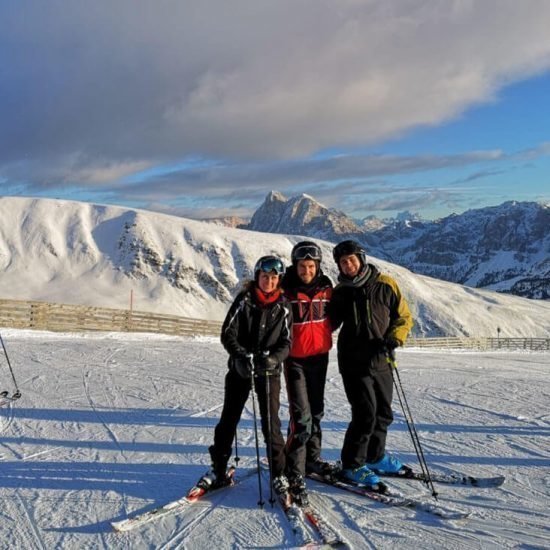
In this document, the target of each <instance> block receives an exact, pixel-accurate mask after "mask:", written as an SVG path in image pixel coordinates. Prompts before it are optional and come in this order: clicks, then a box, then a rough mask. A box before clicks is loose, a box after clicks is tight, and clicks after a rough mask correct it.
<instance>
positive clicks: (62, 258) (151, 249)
mask: <svg viewBox="0 0 550 550" xmlns="http://www.w3.org/2000/svg"><path fill="white" fill-rule="evenodd" d="M298 240H300V237H298V236H284V235H274V234H267V233H266V234H262V233H257V232H254V231H245V230H241V229H232V228H226V227H220V226H216V225H214V224H208V223H204V222H198V221H193V220H188V219H183V218H178V217H174V216H168V215H165V214H159V213H154V212H146V211H142V210H132V209H126V208H119V207H112V206H99V205H92V204H87V203H79V202H69V201H56V200H47V199H27V198H14V197H9V198H8V197H4V198H2V199H0V274H1V277H2V287H1V291H0V297H2V298H7V299H20V300H44V301H53V302H62V303H63V302H64V303H73V304H83V305H95V306H103V307H113V308H129V301H130V292H131V291H133V307H134V309H136V310H143V311H153V312H161V313H167V314H168V313H170V314H176V315H184V316H189V317H197V318H205V319H222V318H223V317H224V315H225V313H226V311H227V308H228V305H229V303H230V301H231V300H232V298H233V297H234V296H235V294H236V292H237V291H238V289H239V288H240V285H241V281H242V279H243V278H244V277H249V276H251V272H252V269H253V266H254V263H255V261H256V260H257V258H258V257H260V256H262V255H264V254H272V253H274V254H278V255H280V256H282V257H283V258H284V259H285V260H286V261H288V260H289V256H290V251H291V249H292V246H293V244H294V243H296V242H297V241H298ZM320 244H321V246H322V248H323V253H324V255H325V258H326V261H325V263H324V266H325V270H326V271H327V273H328V274H329V276H331V277H332V278H333V280H335V279H336V275H337V273H336V268H335V265H334V262H333V261H332V244H331V243H328V242H321V243H320ZM372 261H373V262H374V263H376V264H377V265H378V266H379V267H380V268H381V269H382V270H383V271H385V272H387V273H389V274H391V275H393V276H394V277H395V278H396V279H397V280H398V282H399V283H400V285H401V287H402V290H403V292H404V294H405V296H406V298H407V299H408V301H409V303H410V305H411V308H412V310H413V313H414V315H415V319H416V326H415V329H414V333H415V334H416V335H427V336H429V335H432V336H439V335H469V336H496V331H497V327H500V329H501V331H502V332H501V336H503V337H504V336H510V337H513V336H549V335H550V302H543V301H533V300H526V299H522V298H517V297H513V296H507V295H502V294H497V293H493V292H487V291H482V290H477V289H472V288H469V287H463V286H459V285H456V284H451V283H446V282H443V281H439V280H436V279H431V278H429V277H425V276H420V275H416V274H413V273H411V272H410V271H408V270H407V269H405V268H402V267H398V266H395V265H392V264H389V263H387V262H384V261H381V260H378V259H376V258H372Z"/></svg>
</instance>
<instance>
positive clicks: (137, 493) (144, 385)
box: [0, 295, 550, 550]
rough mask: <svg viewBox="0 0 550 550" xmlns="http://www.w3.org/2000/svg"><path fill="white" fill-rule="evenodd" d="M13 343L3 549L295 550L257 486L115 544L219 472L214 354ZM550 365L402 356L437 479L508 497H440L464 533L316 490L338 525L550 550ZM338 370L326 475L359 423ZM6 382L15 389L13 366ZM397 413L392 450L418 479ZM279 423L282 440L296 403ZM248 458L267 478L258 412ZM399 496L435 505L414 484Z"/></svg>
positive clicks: (219, 391)
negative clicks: (472, 482)
mask: <svg viewBox="0 0 550 550" xmlns="http://www.w3.org/2000/svg"><path fill="white" fill-rule="evenodd" d="M484 296H485V295H484ZM2 336H3V338H4V341H5V343H6V346H7V349H8V352H9V354H10V359H11V363H12V365H13V367H14V369H15V372H16V375H17V377H18V380H19V384H20V387H21V391H22V393H23V397H22V398H21V399H20V400H19V401H17V402H15V403H14V404H13V405H11V406H7V407H6V406H5V407H3V408H2V409H0V431H1V435H2V439H1V449H0V469H1V470H0V471H1V476H2V483H1V487H0V495H1V501H2V522H1V524H0V529H1V539H0V540H2V544H1V546H2V547H3V548H24V549H31V548H40V549H43V548H71V549H72V548H132V549H142V548H145V549H146V548H159V549H168V548H170V549H174V548H192V549H203V548H204V549H208V550H211V549H212V548H258V547H261V548H288V547H291V546H292V538H291V535H290V533H289V531H288V529H287V528H286V527H285V525H284V523H283V522H282V518H281V514H280V513H279V512H278V510H277V509H276V508H275V509H272V508H271V507H270V506H269V505H268V506H267V507H266V508H265V509H263V510H261V509H259V508H258V506H257V504H256V503H257V500H258V485H257V483H258V481H257V478H256V477H253V476H252V477H248V478H247V479H245V480H244V481H243V482H242V483H241V484H239V485H238V486H236V487H235V488H233V489H229V490H226V491H223V492H220V493H218V494H213V495H211V496H210V497H208V498H206V499H205V500H204V501H201V502H200V503H198V504H196V505H194V506H193V507H192V508H190V509H189V510H187V511H186V512H183V513H181V514H175V515H173V516H169V517H167V518H163V519H159V520H158V521H157V522H155V523H151V524H148V525H146V526H144V527H143V528H140V529H138V530H136V531H133V532H130V533H126V534H116V533H113V532H111V530H110V525H109V522H110V521H113V520H119V519H122V518H124V517H125V516H126V515H127V514H132V513H136V512H140V511H145V510H148V509H151V508H153V507H155V506H157V505H160V504H162V503H164V502H166V501H169V500H172V499H175V498H177V497H179V496H181V495H182V494H184V493H185V491H186V490H187V488H188V487H189V486H191V485H192V484H193V483H194V482H195V481H196V480H197V479H198V478H199V476H200V475H201V474H202V473H204V471H205V470H206V469H207V466H208V463H209V460H208V454H207V447H208V445H209V444H210V443H211V441H212V436H213V429H214V426H215V425H216V422H217V419H218V417H219V415H220V411H221V406H222V402H223V378H224V374H225V371H226V354H225V352H224V350H223V349H222V347H221V345H220V344H219V342H218V340H217V339H216V338H195V339H191V338H187V339H184V338H174V337H160V336H153V335H126V334H124V335H121V334H82V335H74V334H55V335H54V334H50V333H44V332H31V331H16V330H11V329H3V330H2ZM549 357H550V355H549V354H548V352H547V353H527V352H523V353H522V352H506V353H496V352H493V353H474V352H456V351H452V352H450V351H421V350H417V349H405V350H402V351H399V352H398V362H399V365H400V372H401V379H402V382H403V385H404V387H405V391H406V394H407V397H408V400H409V404H410V407H411V409H412V412H413V415H414V418H415V420H416V423H417V427H418V431H419V435H420V438H421V441H422V443H423V448H424V451H425V453H426V457H427V460H428V463H429V465H430V467H431V468H432V470H433V471H443V472H451V471H456V472H461V473H464V474H472V475H478V476H494V475H500V474H502V475H505V476H506V483H505V485H504V486H503V487H501V488H498V489H476V488H453V487H448V486H444V485H440V486H439V490H440V501H441V503H442V504H444V505H447V506H452V507H456V508H461V509H464V510H468V511H470V512H471V517H470V519H468V520H464V521H460V522H449V521H442V520H439V519H437V518H435V517H433V516H429V515H427V514H425V513H422V512H415V511H412V510H409V509H399V508H389V507H385V506H383V505H378V504H376V503H373V502H370V501H367V500H365V499H362V498H361V497H358V496H355V495H352V494H349V493H344V492H341V491H339V490H336V489H332V488H330V487H323V486H320V485H317V484H315V483H314V482H311V483H309V487H310V489H311V491H313V492H314V493H316V494H318V495H319V500H320V501H321V502H322V505H323V510H324V513H325V514H326V516H327V518H328V519H329V520H330V521H331V522H332V523H333V524H334V525H336V526H338V527H339V528H340V529H341V530H342V532H343V533H344V535H345V537H346V539H347V540H348V541H349V542H350V544H351V545H352V546H353V547H354V548H357V549H362V548H377V549H378V548H392V549H394V548H422V549H442V548H444V549H445V548H448V549H462V548H464V549H471V548H484V549H485V548H499V549H501V548H530V549H535V548H539V549H542V548H548V547H550V532H549V530H548V526H549V525H550V517H549V512H548V501H549V489H550V469H549V465H550V443H549V441H550V438H549V436H550V414H549V411H548V399H549V394H550V387H549V383H548V374H549V367H550V360H549ZM335 361H336V359H335V354H334V353H333V354H331V362H330V367H329V375H328V382H327V392H326V417H325V420H324V423H323V427H324V456H325V457H326V458H328V459H337V458H338V456H339V449H340V447H341V444H342V440H343V436H344V430H345V428H346V426H347V422H348V419H349V407H348V404H347V401H346V399H345V396H344V392H343V389H342V382H341V379H340V376H339V374H338V372H337V366H336V363H335ZM0 368H1V369H2V370H0V372H1V378H0V380H1V384H2V389H4V388H5V389H8V388H10V385H9V384H10V378H9V371H8V370H7V367H6V365H5V361H3V362H2V363H1V364H0ZM394 405H395V408H396V421H395V422H394V424H393V426H392V427H391V429H390V435H389V438H388V448H389V449H390V450H391V451H393V452H394V453H396V454H397V455H398V456H399V457H400V458H402V459H403V460H404V461H406V462H407V463H409V464H412V465H415V464H416V459H415V455H414V452H413V449H412V445H411V442H410V437H409V435H408V431H407V428H406V425H405V423H404V421H403V416H402V415H401V414H400V412H399V411H398V410H397V406H398V405H397V402H395V403H394ZM281 416H282V419H283V422H284V423H285V425H286V422H287V420H288V405H287V401H286V398H285V396H284V390H283V399H282V409H281ZM238 442H239V453H240V455H241V457H242V460H241V468H240V469H241V471H244V470H247V469H249V468H251V467H252V466H253V464H254V462H255V447H254V435H253V423H252V406H251V401H250V400H249V402H248V403H247V406H246V408H245V411H244V414H243V417H242V420H241V423H240V425H239V430H238ZM262 449H263V446H262ZM392 484H393V485H395V486H398V487H399V488H400V489H401V490H402V491H403V492H406V493H409V494H413V495H419V494H423V495H424V496H425V498H426V499H428V498H429V494H428V493H427V491H426V489H424V488H423V485H422V484H420V483H418V482H412V481H411V482H406V481H393V482H392ZM264 491H266V492H267V487H266V486H265V482H264Z"/></svg>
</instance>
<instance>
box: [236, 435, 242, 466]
mask: <svg viewBox="0 0 550 550" xmlns="http://www.w3.org/2000/svg"><path fill="white" fill-rule="evenodd" d="M239 460H241V457H240V456H239V441H238V439H237V428H235V467H238V466H239Z"/></svg>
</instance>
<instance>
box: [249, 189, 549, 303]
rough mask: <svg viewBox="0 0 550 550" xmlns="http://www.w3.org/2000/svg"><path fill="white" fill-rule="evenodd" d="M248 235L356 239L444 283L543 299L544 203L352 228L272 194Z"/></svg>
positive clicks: (345, 220)
mask: <svg viewBox="0 0 550 550" xmlns="http://www.w3.org/2000/svg"><path fill="white" fill-rule="evenodd" d="M249 228H250V229H253V230H256V231H263V232H272V233H293V234H301V235H308V236H310V237H316V238H322V239H326V240H329V241H333V242H335V241H338V240H342V239H346V238H353V239H357V240H359V241H360V242H362V243H363V244H364V245H365V246H366V247H367V249H368V251H369V252H370V253H371V254H372V255H373V256H376V257H379V258H383V259H385V260H388V261H390V262H392V263H396V264H399V265H402V266H404V267H407V268H408V269H410V270H411V271H414V272H416V273H422V274H423V275H429V276H431V277H436V278H438V279H443V280H445V281H451V282H455V283H460V284H465V285H468V286H472V287H477V288H486V289H490V290H496V291H499V292H508V293H511V294H515V295H518V296H523V297H526V298H535V299H544V300H548V299H549V298H550V205H548V204H546V205H545V204H538V203H535V202H516V201H511V202H505V203H503V204H501V205H500V206H494V207H487V208H480V209H476V210H469V211H467V212H465V213H463V214H460V215H457V214H453V215H451V216H448V217H446V218H442V219H440V220H436V221H422V220H418V219H406V220H405V219H403V220H395V221H393V222H392V223H389V224H388V223H383V222H382V221H381V220H375V219H372V218H370V219H366V220H364V221H363V224H362V225H361V226H359V225H357V224H356V223H355V222H354V221H353V220H352V219H351V218H349V217H347V216H346V215H345V214H344V213H342V212H340V211H337V210H331V209H328V208H326V207H324V206H322V205H321V204H320V203H318V202H317V201H316V200H315V199H313V198H312V197H310V196H308V195H301V196H298V197H292V198H290V199H287V198H286V197H285V196H284V195H282V194H281V193H277V192H274V191H272V192H271V193H270V194H269V195H268V196H267V198H266V199H265V201H264V203H263V204H262V205H261V206H260V207H259V208H258V210H257V211H256V213H255V214H254V216H253V217H252V220H251V223H250V225H249Z"/></svg>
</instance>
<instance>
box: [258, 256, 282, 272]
mask: <svg viewBox="0 0 550 550" xmlns="http://www.w3.org/2000/svg"><path fill="white" fill-rule="evenodd" d="M259 271H263V272H264V273H271V272H274V273H276V274H277V275H282V274H283V273H284V271H285V266H284V265H283V262H282V261H281V260H280V259H279V258H277V257H276V256H263V257H262V258H260V259H259V260H258V261H257V262H256V266H255V267H254V273H258V272H259Z"/></svg>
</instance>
